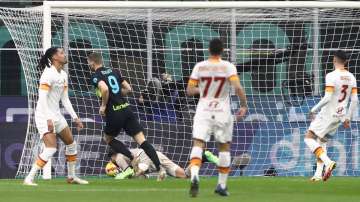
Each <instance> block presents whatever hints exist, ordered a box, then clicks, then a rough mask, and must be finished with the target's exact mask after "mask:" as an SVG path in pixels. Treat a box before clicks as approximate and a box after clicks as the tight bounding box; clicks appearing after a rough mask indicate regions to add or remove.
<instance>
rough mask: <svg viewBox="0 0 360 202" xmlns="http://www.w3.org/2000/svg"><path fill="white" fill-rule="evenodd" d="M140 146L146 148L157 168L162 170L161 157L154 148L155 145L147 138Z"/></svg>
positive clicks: (145, 150)
mask: <svg viewBox="0 0 360 202" xmlns="http://www.w3.org/2000/svg"><path fill="white" fill-rule="evenodd" d="M140 148H141V149H143V150H144V152H145V153H146V155H148V157H149V158H150V159H151V161H152V162H153V163H154V165H155V167H156V170H157V171H159V170H160V160H159V157H158V155H157V153H156V151H155V149H154V147H153V146H152V145H151V144H149V143H148V142H147V141H146V140H145V142H143V143H142V144H141V145H140Z"/></svg>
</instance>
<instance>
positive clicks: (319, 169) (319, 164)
mask: <svg viewBox="0 0 360 202" xmlns="http://www.w3.org/2000/svg"><path fill="white" fill-rule="evenodd" d="M317 141H318V143H319V144H320V146H321V147H322V148H323V150H324V152H325V153H326V141H325V140H322V139H320V138H317ZM324 165H325V164H324V162H323V161H322V160H321V159H320V158H316V170H315V173H314V176H313V177H312V178H311V179H310V180H311V181H314V182H316V181H320V180H322V177H323V171H324Z"/></svg>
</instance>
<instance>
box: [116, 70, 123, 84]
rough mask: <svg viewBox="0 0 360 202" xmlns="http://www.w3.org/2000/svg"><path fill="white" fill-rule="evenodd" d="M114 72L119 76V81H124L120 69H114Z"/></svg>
mask: <svg viewBox="0 0 360 202" xmlns="http://www.w3.org/2000/svg"><path fill="white" fill-rule="evenodd" d="M114 73H115V74H116V75H117V76H118V78H119V83H122V82H123V81H124V79H123V77H122V76H121V72H120V70H118V69H114Z"/></svg>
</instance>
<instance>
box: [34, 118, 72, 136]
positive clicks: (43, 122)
mask: <svg viewBox="0 0 360 202" xmlns="http://www.w3.org/2000/svg"><path fill="white" fill-rule="evenodd" d="M56 117H58V118H57V119H53V124H54V130H55V134H59V133H60V132H61V131H62V130H64V129H65V128H66V127H68V124H67V122H66V120H65V118H64V116H62V115H60V114H59V115H57V116H56ZM35 124H36V128H37V130H38V132H39V134H40V139H42V138H43V137H44V135H45V134H46V133H49V130H48V125H47V119H46V118H44V117H42V116H40V115H36V114H35Z"/></svg>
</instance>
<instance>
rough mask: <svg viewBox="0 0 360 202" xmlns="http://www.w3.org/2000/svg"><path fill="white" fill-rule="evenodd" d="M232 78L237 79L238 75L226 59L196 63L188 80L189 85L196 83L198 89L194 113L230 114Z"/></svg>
mask: <svg viewBox="0 0 360 202" xmlns="http://www.w3.org/2000/svg"><path fill="white" fill-rule="evenodd" d="M232 79H238V75H237V71H236V67H235V66H234V65H233V64H231V63H230V62H228V61H225V60H221V59H220V60H217V61H210V60H205V61H202V62H199V63H197V64H196V65H195V67H194V69H193V71H192V74H191V76H190V80H189V85H198V86H199V90H200V100H199V103H198V105H197V109H196V114H209V113H210V114H224V115H229V116H230V115H231V107H230V90H231V84H230V80H232ZM209 118H210V117H209Z"/></svg>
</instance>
